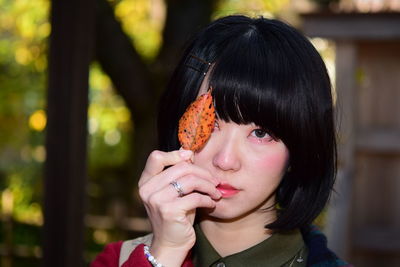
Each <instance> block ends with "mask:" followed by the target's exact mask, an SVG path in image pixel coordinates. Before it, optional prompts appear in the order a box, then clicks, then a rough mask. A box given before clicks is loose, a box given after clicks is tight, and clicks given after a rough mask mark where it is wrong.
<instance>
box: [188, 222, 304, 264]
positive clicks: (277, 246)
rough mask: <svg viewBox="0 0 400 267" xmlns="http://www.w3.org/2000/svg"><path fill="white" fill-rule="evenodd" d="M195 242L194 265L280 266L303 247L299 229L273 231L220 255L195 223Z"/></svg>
mask: <svg viewBox="0 0 400 267" xmlns="http://www.w3.org/2000/svg"><path fill="white" fill-rule="evenodd" d="M195 231H196V244H195V246H194V248H193V252H194V259H193V260H194V266H202V267H203V266H213V265H215V266H216V263H219V262H223V263H224V264H225V266H229V267H236V266H266V263H268V266H281V265H283V264H284V263H286V262H288V261H289V260H291V259H293V257H294V256H295V255H296V254H297V253H299V251H300V250H301V249H302V248H303V247H304V242H303V238H302V236H301V233H300V231H299V230H293V231H290V232H286V233H274V234H273V235H272V236H270V237H269V238H267V239H266V240H264V241H262V242H261V243H259V244H257V245H255V246H253V247H250V248H248V249H246V250H243V251H241V252H238V253H235V254H232V255H229V256H226V257H221V256H220V255H219V254H218V252H217V251H216V250H215V249H214V248H213V247H212V245H211V244H210V242H209V241H208V240H207V238H206V236H205V235H204V233H203V231H202V230H201V229H200V226H199V225H195Z"/></svg>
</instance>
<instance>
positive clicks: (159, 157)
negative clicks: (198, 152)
mask: <svg viewBox="0 0 400 267" xmlns="http://www.w3.org/2000/svg"><path fill="white" fill-rule="evenodd" d="M192 155H193V152H192V151H190V150H175V151H171V152H163V151H159V150H154V151H153V152H151V153H150V155H149V157H148V158H147V162H146V166H145V167H144V170H143V175H142V176H143V177H145V178H147V177H152V176H155V175H157V174H159V173H160V172H162V171H163V170H164V168H165V167H167V166H171V165H175V164H177V163H179V162H181V161H185V160H188V159H190V158H191V156H192Z"/></svg>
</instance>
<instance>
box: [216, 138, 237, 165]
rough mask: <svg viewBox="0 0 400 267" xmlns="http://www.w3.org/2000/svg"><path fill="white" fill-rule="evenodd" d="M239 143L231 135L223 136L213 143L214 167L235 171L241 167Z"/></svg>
mask: <svg viewBox="0 0 400 267" xmlns="http://www.w3.org/2000/svg"><path fill="white" fill-rule="evenodd" d="M239 146H240V143H239V142H238V140H235V137H234V136H233V135H231V136H224V137H222V138H220V139H219V141H218V144H215V154H214V156H213V161H212V162H213V165H214V167H216V168H218V169H220V170H223V171H237V170H239V169H240V167H241V162H240V154H239V153H240V151H239V150H240V147H239Z"/></svg>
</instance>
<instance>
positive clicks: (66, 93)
mask: <svg viewBox="0 0 400 267" xmlns="http://www.w3.org/2000/svg"><path fill="white" fill-rule="evenodd" d="M93 10H94V1H93V0H70V1H52V7H51V25H52V32H51V36H50V54H49V82H48V96H47V101H48V102H47V103H48V107H47V115H48V124H47V135H46V151H47V160H46V164H45V183H44V184H45V201H44V211H45V212H44V241H43V242H44V244H43V251H44V258H43V263H44V266H59V267H63V266H65V267H70V266H83V263H84V261H83V251H84V249H83V248H84V220H83V219H84V214H85V206H86V205H85V195H86V194H85V189H86V136H87V106H88V74H89V63H90V58H91V56H92V55H91V51H92V48H93V47H92V45H93V35H94V33H93V29H94V12H93Z"/></svg>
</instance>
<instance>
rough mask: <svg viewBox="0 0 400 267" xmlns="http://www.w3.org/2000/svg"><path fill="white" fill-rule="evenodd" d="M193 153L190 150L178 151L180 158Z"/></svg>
mask: <svg viewBox="0 0 400 267" xmlns="http://www.w3.org/2000/svg"><path fill="white" fill-rule="evenodd" d="M192 154H193V152H192V151H191V150H180V151H179V156H181V158H183V159H188V158H189V157H191V156H192Z"/></svg>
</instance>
